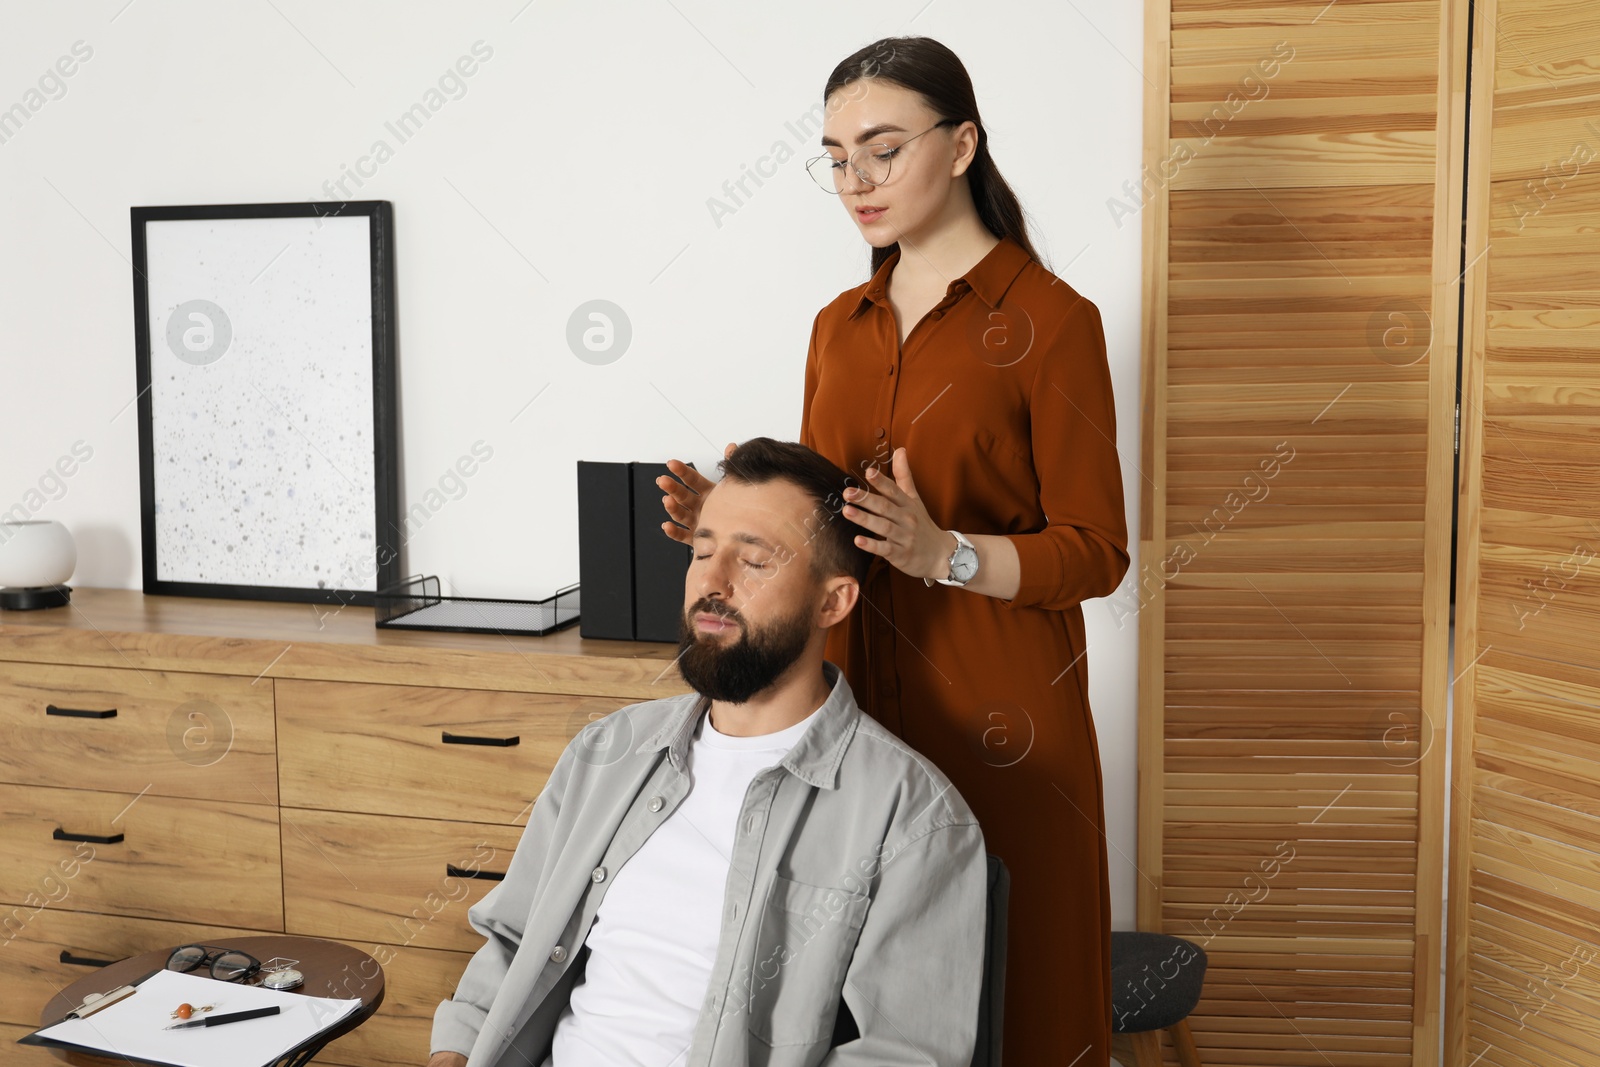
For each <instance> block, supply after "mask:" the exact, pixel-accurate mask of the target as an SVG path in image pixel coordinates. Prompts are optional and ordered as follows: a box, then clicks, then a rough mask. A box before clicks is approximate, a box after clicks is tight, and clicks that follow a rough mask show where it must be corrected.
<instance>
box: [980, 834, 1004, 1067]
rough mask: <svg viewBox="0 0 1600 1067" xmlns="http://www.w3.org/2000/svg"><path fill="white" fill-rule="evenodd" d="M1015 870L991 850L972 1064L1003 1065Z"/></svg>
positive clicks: (986, 1066)
mask: <svg viewBox="0 0 1600 1067" xmlns="http://www.w3.org/2000/svg"><path fill="white" fill-rule="evenodd" d="M1010 896H1011V872H1010V871H1008V870H1006V865H1005V864H1004V863H1003V862H1001V860H1000V857H999V856H996V855H995V854H994V853H992V852H991V853H989V907H988V917H987V920H986V922H985V925H984V937H983V988H982V991H981V992H980V993H979V994H978V1043H977V1046H976V1047H975V1048H974V1049H973V1050H972V1067H1000V1038H1001V1037H1002V1035H1003V1034H1004V1032H1005V1026H1004V1022H1005V999H1006V906H1007V902H1008V901H1009V900H1010Z"/></svg>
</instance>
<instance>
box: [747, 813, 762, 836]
mask: <svg viewBox="0 0 1600 1067" xmlns="http://www.w3.org/2000/svg"><path fill="white" fill-rule="evenodd" d="M760 821H761V820H760V819H757V818H756V817H755V816H754V815H746V816H745V817H744V832H745V833H747V834H748V833H753V832H754V831H755V828H756V825H757V824H758V823H760Z"/></svg>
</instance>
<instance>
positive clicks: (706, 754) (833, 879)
mask: <svg viewBox="0 0 1600 1067" xmlns="http://www.w3.org/2000/svg"><path fill="white" fill-rule="evenodd" d="M718 467H719V469H720V470H721V471H722V472H723V478H722V480H721V481H720V482H718V483H717V485H716V486H715V487H714V488H712V489H711V490H709V491H708V492H707V495H706V497H705V499H704V500H703V501H702V508H701V512H700V525H699V528H698V529H697V530H696V531H695V532H694V558H693V560H692V561H691V563H690V566H689V572H688V577H687V579H686V581H685V583H684V604H685V610H684V618H683V620H682V639H681V641H680V655H679V660H678V665H679V669H680V672H681V673H682V675H683V679H684V681H685V682H687V683H688V685H689V686H690V687H691V688H692V689H693V690H694V692H690V693H686V694H683V695H681V696H675V697H666V698H663V699H659V700H651V701H647V702H644V703H640V704H633V705H630V706H628V707H625V708H622V709H621V710H619V711H616V712H613V713H612V714H610V715H608V716H606V717H605V718H603V719H600V720H599V721H597V722H595V723H593V724H591V725H590V726H588V727H586V728H585V729H584V730H583V731H582V732H581V733H580V734H579V735H578V737H577V738H575V739H574V740H573V741H572V742H571V743H569V744H568V745H567V747H566V749H565V751H563V752H562V754H561V757H560V759H558V760H557V761H556V765H555V768H554V769H553V770H552V771H551V774H550V779H549V781H548V782H547V783H546V785H545V787H544V789H543V791H542V792H541V793H540V795H539V798H538V800H537V801H536V803H535V804H534V808H533V813H532V815H531V816H530V817H529V820H528V826H527V829H526V830H525V831H524V833H523V835H522V840H521V842H520V843H519V844H518V846H517V850H516V854H515V855H514V856H513V857H512V860H511V864H510V866H509V868H508V869H507V871H506V876H505V880H504V881H503V882H501V883H499V884H498V885H496V886H495V887H494V888H493V889H492V890H490V891H489V893H488V895H486V896H485V897H484V898H483V899H482V900H481V901H479V902H478V903H477V904H475V905H473V907H472V908H471V909H470V910H469V911H468V919H469V921H470V922H471V924H472V926H473V928H474V929H476V930H478V931H479V932H480V933H482V934H483V935H484V936H485V937H486V938H487V939H488V940H487V941H486V942H485V944H484V946H483V947H482V948H480V949H479V950H478V951H477V953H476V954H474V955H473V957H472V959H471V961H470V962H468V964H467V967H466V971H465V973H464V974H463V975H462V977H461V982H460V985H459V986H458V987H457V989H456V992H455V995H454V997H453V998H452V999H450V1000H447V1001H444V1002H443V1003H441V1004H440V1005H439V1008H438V1010H437V1011H436V1012H435V1014H434V1023H433V1041H432V1048H433V1057H432V1059H430V1060H429V1061H428V1064H429V1067H460V1065H462V1064H466V1065H468V1067H629V1065H639V1067H686V1065H730V1067H731V1065H735V1064H737V1065H740V1067H746V1065H757V1064H767V1065H778V1064H784V1065H796V1067H799V1065H806V1067H810V1065H814V1064H828V1065H830V1067H846V1065H861V1067H866V1065H871V1067H884V1065H886V1064H936V1065H938V1067H967V1065H968V1064H969V1063H970V1062H971V1059H972V1053H973V1045H974V1043H975V1040H976V1033H977V1021H978V993H979V986H980V982H981V977H982V967H983V954H984V918H985V910H986V906H987V897H986V892H987V877H986V876H987V870H986V865H985V864H986V860H985V853H984V844H983V835H982V833H981V831H980V830H979V828H978V824H977V821H976V819H975V818H974V817H973V814H972V812H971V810H970V809H969V808H968V807H967V805H966V803H965V802H964V801H963V800H962V799H961V796H960V795H959V794H958V793H957V792H956V790H955V789H954V788H953V787H952V786H951V784H950V781H949V779H947V778H946V777H945V776H944V775H943V774H942V773H940V771H939V770H938V769H937V768H936V767H934V766H933V765H932V764H931V763H929V762H928V761H927V760H926V759H924V758H923V757H922V756H920V755H918V754H917V753H916V752H915V751H913V750H912V749H911V748H909V747H908V746H907V745H906V744H905V743H904V742H902V741H900V740H899V739H898V738H897V737H895V736H894V735H893V734H891V733H889V732H888V731H887V730H885V729H884V728H883V727H882V726H881V725H880V724H879V723H878V722H877V721H876V720H874V719H872V718H871V717H869V716H867V715H866V714H864V713H863V712H862V711H861V709H860V708H859V707H858V706H857V705H856V702H855V699H854V697H853V696H852V694H851V691H850V686H849V685H848V683H846V681H845V680H844V677H843V676H842V674H841V672H840V671H839V669H838V668H837V667H836V666H835V665H834V664H832V663H829V662H827V661H825V660H824V659H823V655H822V652H823V644H824V640H825V638H826V635H827V631H828V628H829V627H830V626H833V625H836V624H837V623H839V622H840V621H841V620H843V619H844V618H845V617H846V616H847V615H849V613H850V610H851V609H852V608H853V607H855V604H856V598H857V596H858V595H859V592H860V583H861V580H862V577H863V575H864V574H865V573H866V568H867V564H868V562H869V561H870V554H869V553H867V552H865V551H864V550H862V549H861V548H859V547H858V546H857V545H856V544H855V543H854V540H853V538H854V536H855V535H856V534H858V533H859V532H860V529H859V528H858V527H856V526H855V525H854V524H853V523H851V522H849V521H848V520H847V519H844V518H843V517H842V516H840V515H839V514H838V506H839V504H840V503H841V500H842V494H843V492H844V489H845V487H846V485H847V484H850V483H849V478H848V476H847V475H846V474H845V472H844V471H842V470H840V469H839V468H838V467H836V466H834V465H833V464H832V463H830V462H829V461H828V460H826V459H824V458H823V457H821V456H819V455H817V454H816V453H815V452H813V451H811V450H810V449H808V448H806V447H805V446H803V445H799V444H793V443H788V442H780V441H773V440H771V439H769V438H762V437H758V438H755V439H753V440H750V441H746V442H745V443H744V444H743V445H740V446H739V447H738V448H736V449H735V450H733V451H732V452H731V453H729V455H728V456H727V458H725V459H724V460H723V461H722V462H721V463H720V464H719V465H718ZM597 738H599V739H603V740H604V742H605V743H604V745H603V746H602V747H596V746H595V745H594V744H593V742H594V741H595V740H596V739H597Z"/></svg>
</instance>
